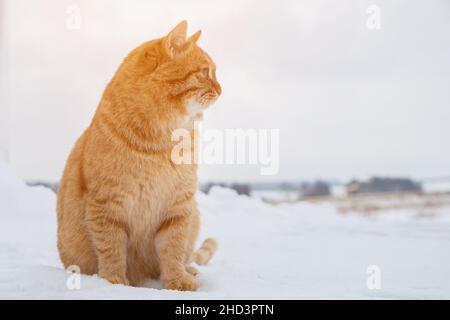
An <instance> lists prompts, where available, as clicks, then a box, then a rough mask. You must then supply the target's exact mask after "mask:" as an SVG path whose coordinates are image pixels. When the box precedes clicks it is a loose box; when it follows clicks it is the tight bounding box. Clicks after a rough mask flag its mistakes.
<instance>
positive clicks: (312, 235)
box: [0, 165, 450, 299]
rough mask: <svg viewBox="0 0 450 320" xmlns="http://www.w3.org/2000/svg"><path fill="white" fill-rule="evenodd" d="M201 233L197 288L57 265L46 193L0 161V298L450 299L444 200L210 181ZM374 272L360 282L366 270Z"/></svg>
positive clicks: (449, 219)
mask: <svg viewBox="0 0 450 320" xmlns="http://www.w3.org/2000/svg"><path fill="white" fill-rule="evenodd" d="M198 203H199V206H200V209H201V212H202V232H201V237H200V239H203V238H205V237H206V236H210V235H212V236H214V237H216V238H217V239H218V240H219V248H218V252H217V253H216V256H215V257H214V258H213V259H212V260H211V262H210V264H209V265H207V266H202V267H198V268H199V270H200V275H199V281H200V289H199V290H198V291H197V292H177V291H171V290H164V289H162V287H161V284H160V282H159V281H156V280H153V281H149V282H148V283H147V284H146V287H145V288H133V287H125V286H121V285H111V284H109V283H108V282H106V281H105V280H103V279H101V278H98V277H97V276H84V275H83V276H81V279H80V289H79V290H76V289H75V290H70V289H69V287H68V286H67V281H68V279H69V280H70V279H73V278H72V277H73V275H71V274H69V273H67V272H66V271H65V270H63V268H62V265H61V263H60V261H59V258H58V254H57V249H56V214H55V195H54V194H53V193H52V192H51V191H50V190H48V189H45V188H41V187H28V186H26V185H25V183H23V182H22V181H21V180H20V179H18V178H17V177H16V176H15V175H14V174H13V173H12V170H10V169H9V168H8V167H6V166H5V165H0V298H1V299H5V298H6V299H21V298H22V299H94V298H96V299H314V298H322V299H336V298H342V299H372V298H374V299H397V298H406V299H422V298H424V299H431V298H445V299H448V298H450V273H449V269H450V255H449V252H450V250H449V249H450V233H449V231H450V208H448V207H447V208H445V209H444V210H440V211H439V213H440V214H439V215H435V216H433V217H431V218H430V217H428V218H417V216H415V215H413V214H412V213H411V212H410V211H408V210H403V211H399V212H395V214H394V213H392V212H384V213H382V214H377V215H371V216H362V215H358V214H346V215H342V214H339V213H337V211H336V208H335V207H334V206H333V205H332V204H320V205H319V204H308V203H297V204H285V205H278V206H270V205H268V204H264V203H263V202H261V201H260V200H259V199H255V198H249V197H246V196H238V195H236V194H235V193H234V192H233V191H231V190H228V189H222V188H213V189H212V190H211V192H210V194H209V195H204V194H202V193H199V194H198ZM371 265H375V266H378V267H379V270H380V271H381V274H380V279H381V288H380V289H372V290H371V289H368V287H367V285H366V282H367V279H368V277H369V274H368V273H367V269H368V267H369V266H371Z"/></svg>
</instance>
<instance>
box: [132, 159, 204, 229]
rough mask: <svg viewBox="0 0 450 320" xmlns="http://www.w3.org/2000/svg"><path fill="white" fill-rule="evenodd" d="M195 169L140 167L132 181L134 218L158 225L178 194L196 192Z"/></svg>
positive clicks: (135, 223) (140, 222)
mask: <svg viewBox="0 0 450 320" xmlns="http://www.w3.org/2000/svg"><path fill="white" fill-rule="evenodd" d="M195 175H196V170H195V168H189V167H187V166H186V167H173V166H171V165H165V166H164V165H158V166H149V167H148V168H145V167H141V168H140V170H139V173H138V174H137V175H136V177H135V180H134V181H133V185H134V186H133V189H134V192H133V200H132V217H131V219H132V220H135V221H134V225H137V226H144V225H146V226H148V225H150V226H152V225H159V223H160V222H161V220H163V219H164V218H166V216H167V214H170V209H171V207H172V205H173V204H174V203H176V202H177V200H178V199H179V198H182V197H184V196H185V195H186V194H188V193H192V192H195V188H196V176H195Z"/></svg>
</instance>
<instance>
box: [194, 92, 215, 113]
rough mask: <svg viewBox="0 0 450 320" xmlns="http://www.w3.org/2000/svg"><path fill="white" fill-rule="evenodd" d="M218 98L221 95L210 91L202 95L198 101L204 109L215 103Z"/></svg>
mask: <svg viewBox="0 0 450 320" xmlns="http://www.w3.org/2000/svg"><path fill="white" fill-rule="evenodd" d="M217 98H219V95H217V94H216V93H213V92H209V91H208V92H205V93H204V94H202V95H201V96H200V98H199V99H198V102H199V104H200V105H201V106H202V107H203V108H204V109H206V108H208V107H210V106H211V105H212V104H214V102H216V101H217Z"/></svg>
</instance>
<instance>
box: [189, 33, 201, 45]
mask: <svg viewBox="0 0 450 320" xmlns="http://www.w3.org/2000/svg"><path fill="white" fill-rule="evenodd" d="M201 34H202V30H198V31H197V32H196V33H194V34H193V35H192V36H191V37H190V38H189V39H188V41H189V42H191V43H196V42H197V41H198V39H199V38H200V36H201Z"/></svg>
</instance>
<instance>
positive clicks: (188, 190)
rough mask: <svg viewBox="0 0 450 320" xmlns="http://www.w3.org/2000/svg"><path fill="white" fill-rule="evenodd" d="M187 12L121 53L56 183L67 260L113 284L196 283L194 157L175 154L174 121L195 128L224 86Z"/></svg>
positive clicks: (181, 286)
mask: <svg viewBox="0 0 450 320" xmlns="http://www.w3.org/2000/svg"><path fill="white" fill-rule="evenodd" d="M186 30H187V23H186V21H183V22H181V23H180V24H178V25H177V26H176V27H175V28H174V29H173V30H172V31H171V32H170V33H169V34H168V35H167V36H165V37H163V38H160V39H156V40H152V41H149V42H146V43H144V44H142V45H141V46H139V47H138V48H136V49H135V50H133V51H132V52H131V53H130V54H129V55H128V57H126V58H125V60H124V61H123V63H122V64H121V66H120V67H119V69H118V71H117V72H116V74H115V75H114V77H113V78H112V80H111V81H110V83H109V84H108V86H107V87H106V89H105V91H104V93H103V97H102V99H101V101H100V103H99V106H98V108H97V111H96V113H95V116H94V118H93V120H92V122H91V124H90V125H89V127H88V128H87V129H86V130H85V131H84V133H83V134H82V135H81V137H80V138H79V139H78V141H77V142H76V144H75V147H74V149H73V150H72V152H71V154H70V156H69V158H68V160H67V163H66V167H65V170H64V174H63V177H62V180H61V184H60V189H59V192H58V203H57V212H58V249H59V253H60V257H61V260H62V262H63V263H64V266H65V267H68V266H70V265H77V266H79V267H80V269H81V272H82V273H85V274H95V273H98V274H99V275H100V276H101V277H103V278H105V279H107V280H108V281H109V282H111V283H115V284H124V285H128V284H131V285H133V286H139V285H141V284H142V283H143V282H144V281H145V280H146V279H147V278H160V279H161V281H162V283H163V285H164V287H165V288H167V289H175V290H192V291H193V290H196V289H197V287H198V284H197V281H196V279H195V275H196V273H197V272H196V270H195V268H193V267H191V266H189V264H190V262H191V261H193V260H196V262H197V263H198V264H203V263H206V262H207V261H208V260H209V259H210V258H211V256H212V254H213V252H214V250H215V248H216V242H215V240H213V239H208V240H207V241H206V242H205V245H204V246H203V248H202V249H201V250H199V252H198V253H197V254H195V253H194V245H195V241H196V238H197V235H198V230H199V223H200V220H199V218H200V217H199V211H198V209H197V205H196V202H195V192H196V189H197V165H196V164H183V165H176V164H174V163H173V162H172V161H171V150H172V147H173V146H174V142H172V141H171V133H172V131H173V130H175V129H177V128H180V127H183V128H189V129H190V130H192V127H193V126H192V124H193V121H194V119H198V118H199V116H201V115H202V112H203V110H205V108H207V107H208V106H210V105H211V104H212V103H213V102H215V101H216V99H217V98H218V97H219V95H220V94H221V87H220V85H219V83H218V82H217V80H216V76H215V71H216V66H215V64H214V62H213V61H212V60H211V58H210V57H209V56H208V55H207V54H206V53H205V52H204V51H203V50H202V49H200V48H199V47H198V46H197V45H196V42H197V40H198V39H199V37H200V31H198V32H197V33H195V34H194V35H192V36H191V37H190V38H189V39H187V38H186Z"/></svg>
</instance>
